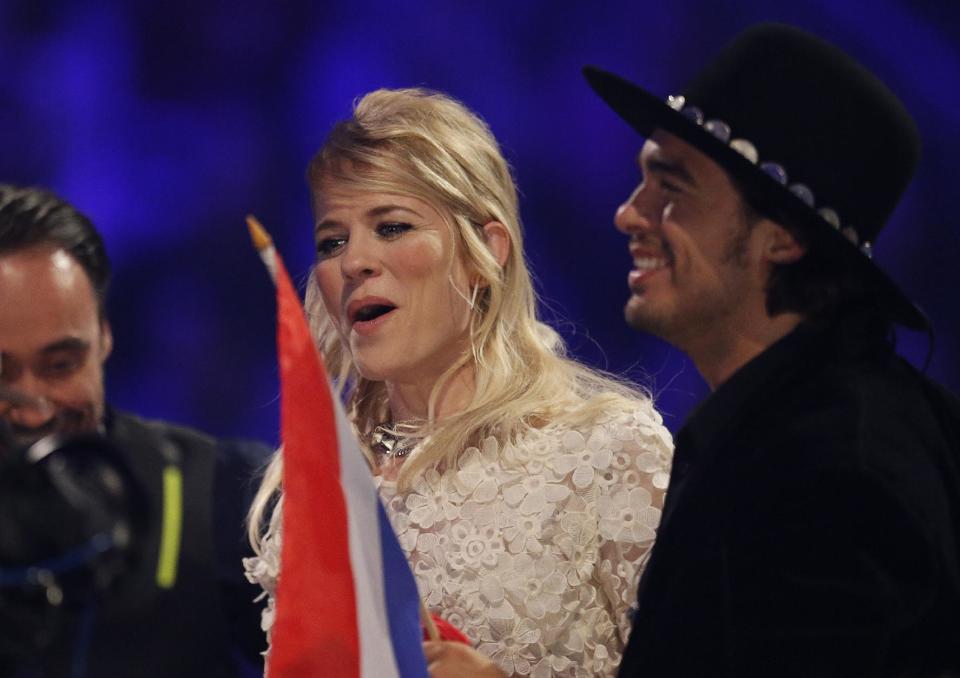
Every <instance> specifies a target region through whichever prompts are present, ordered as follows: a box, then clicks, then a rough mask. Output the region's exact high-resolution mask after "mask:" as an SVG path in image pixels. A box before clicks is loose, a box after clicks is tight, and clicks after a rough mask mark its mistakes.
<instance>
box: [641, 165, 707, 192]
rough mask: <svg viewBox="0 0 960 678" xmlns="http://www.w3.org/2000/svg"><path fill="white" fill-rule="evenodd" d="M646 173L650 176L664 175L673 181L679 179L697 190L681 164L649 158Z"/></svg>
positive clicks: (687, 171) (695, 183)
mask: <svg viewBox="0 0 960 678" xmlns="http://www.w3.org/2000/svg"><path fill="white" fill-rule="evenodd" d="M646 171H647V172H648V173H650V174H665V175H667V176H669V177H673V178H674V179H679V180H681V181H682V182H684V183H686V184H688V185H689V186H692V187H693V188H697V182H696V180H695V179H694V178H693V175H692V174H690V171H689V170H688V169H687V168H686V167H685V166H684V165H683V164H682V163H679V162H670V161H669V160H663V159H662V158H649V159H647V163H646Z"/></svg>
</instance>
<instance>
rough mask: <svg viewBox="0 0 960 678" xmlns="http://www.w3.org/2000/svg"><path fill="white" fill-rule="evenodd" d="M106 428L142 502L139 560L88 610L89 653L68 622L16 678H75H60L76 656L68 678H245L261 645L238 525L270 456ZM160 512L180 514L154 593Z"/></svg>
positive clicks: (114, 423) (189, 434)
mask: <svg viewBox="0 0 960 678" xmlns="http://www.w3.org/2000/svg"><path fill="white" fill-rule="evenodd" d="M106 424H107V435H108V437H109V439H110V441H111V442H112V443H113V445H114V446H115V448H116V450H117V451H118V452H119V453H120V455H121V457H122V459H123V461H124V462H125V465H126V466H128V467H129V469H130V470H131V472H132V474H133V476H134V478H135V479H136V480H137V481H138V482H139V485H140V486H141V488H142V490H143V492H144V494H145V496H146V504H147V513H146V515H147V517H148V520H147V524H146V528H145V530H144V531H143V534H141V535H139V541H138V543H139V544H140V546H139V548H138V549H137V551H138V553H139V557H138V558H137V561H136V565H135V566H134V568H133V569H132V571H129V572H127V573H125V574H124V576H122V577H121V578H120V579H119V580H118V586H116V587H114V588H113V589H111V590H109V591H108V592H107V593H106V594H105V596H104V598H103V600H102V601H100V603H99V604H98V607H97V608H96V611H95V614H94V616H93V617H92V619H93V623H92V633H91V635H90V637H89V638H90V640H89V644H85V643H82V638H83V633H82V632H81V630H80V628H81V627H80V624H79V623H78V622H76V621H72V622H71V625H70V627H69V628H68V631H67V632H66V633H65V634H63V638H62V642H59V643H58V644H57V645H55V646H54V647H53V648H52V649H51V650H50V651H49V652H48V653H46V654H45V657H44V659H43V661H42V662H41V665H40V666H35V667H34V668H32V669H26V668H21V669H20V670H18V671H17V672H16V673H15V675H16V676H18V678H19V676H38V675H39V676H50V677H60V676H70V675H76V674H72V673H71V668H70V667H71V663H73V662H75V661H76V660H77V656H78V654H77V652H78V648H80V649H81V652H82V653H83V654H85V655H86V659H87V661H86V662H85V663H86V670H85V671H84V672H83V673H81V674H79V675H83V676H84V677H85V678H120V677H125V676H137V677H138V678H141V677H142V678H152V677H154V676H155V677H157V678H160V677H161V676H164V677H170V676H177V677H178V678H184V677H191V676H197V677H200V676H203V677H205V678H206V677H210V678H218V677H224V678H226V677H235V676H243V675H247V676H249V675H256V672H257V671H262V662H261V661H260V659H261V658H260V657H259V652H260V650H262V649H264V647H265V641H264V637H263V633H262V631H261V630H260V621H259V609H258V606H256V605H255V604H254V603H253V599H254V598H255V597H256V594H257V592H256V590H255V589H254V587H252V586H251V585H250V584H249V583H248V582H247V581H246V580H245V578H244V576H243V566H242V564H241V562H240V559H241V557H242V556H245V555H248V553H247V551H248V548H249V547H248V546H247V545H246V541H245V538H244V528H243V521H244V515H245V512H246V510H247V509H248V508H249V506H250V500H251V498H252V494H253V492H254V491H255V489H256V481H255V478H254V476H255V474H256V471H257V470H258V469H259V467H260V466H261V465H262V464H263V463H264V462H265V460H266V458H267V456H268V455H269V453H270V450H269V449H268V448H267V447H266V446H264V445H261V444H259V443H251V442H239V441H231V442H223V441H217V440H215V439H214V438H211V437H209V436H207V435H204V434H202V433H200V432H198V431H195V430H192V429H188V428H185V427H182V426H176V425H172V424H168V423H165V422H156V421H146V420H143V419H140V418H138V417H134V416H132V415H129V414H122V413H113V412H111V413H109V414H108V417H107V421H106ZM170 469H175V471H176V472H175V475H178V476H179V477H180V478H181V479H182V495H181V497H182V501H173V500H172V499H171V496H170V495H168V496H167V497H166V498H165V497H164V481H163V476H164V473H165V470H166V471H169V470H170ZM165 504H166V510H167V511H170V509H171V507H174V506H175V505H177V506H179V508H180V509H181V510H180V513H181V515H182V528H181V531H180V539H179V540H178V544H177V545H176V546H175V547H174V549H173V550H172V551H170V552H171V553H175V554H176V558H175V561H176V568H175V577H174V578H173V580H172V581H171V582H170V583H169V584H161V583H158V574H157V572H158V560H159V558H160V551H161V546H160V545H161V531H162V527H161V526H162V523H163V521H164V519H165V518H164V512H165ZM174 511H175V512H176V509H175V508H174ZM167 515H168V519H169V515H170V514H169V513H168V514H167ZM81 645H82V647H81Z"/></svg>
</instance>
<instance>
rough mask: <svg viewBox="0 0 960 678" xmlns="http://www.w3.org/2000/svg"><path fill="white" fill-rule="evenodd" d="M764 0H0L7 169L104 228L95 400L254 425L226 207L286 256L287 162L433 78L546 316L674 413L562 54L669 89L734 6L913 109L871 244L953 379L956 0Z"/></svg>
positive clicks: (260, 374)
mask: <svg viewBox="0 0 960 678" xmlns="http://www.w3.org/2000/svg"><path fill="white" fill-rule="evenodd" d="M778 4H779V5H782V7H779V6H778V7H776V8H773V7H772V5H773V3H771V2H769V0H762V1H760V0H757V1H747V0H742V1H740V2H730V3H718V2H712V1H709V0H672V1H671V2H663V0H647V1H643V2H623V1H616V2H591V3H561V2H557V1H556V0H553V1H551V2H547V1H538V2H524V1H522V0H512V1H510V2H506V1H498V2H484V3H455V2H441V1H440V0H434V1H433V2H421V3H412V2H398V1H391V2H369V1H365V0H355V1H350V2H333V3H331V2H326V3H325V2H311V1H308V0H296V1H287V2H270V3H268V2H263V3H251V2H202V1H197V0H191V1H190V2H187V1H186V0H173V1H168V2H146V1H136V0H135V1H130V0H102V1H99V2H96V1H94V2H84V3H81V2H65V1H64V2H37V1H35V0H24V1H10V0H7V1H5V2H2V3H0V78H2V81H0V82H2V85H0V180H3V181H10V182H15V183H27V184H31V183H35V184H42V185H47V186H50V187H52V188H53V189H54V190H56V191H57V192H59V193H61V194H62V195H63V196H65V197H66V198H67V199H69V200H71V201H72V202H74V203H75V204H76V205H77V206H79V207H80V208H81V209H82V210H83V211H85V212H86V213H87V214H89V215H90V216H91V217H92V218H93V220H94V221H95V223H97V224H98V225H99V227H100V229H101V230H102V231H103V233H104V235H105V237H106V241H107V245H108V249H109V251H110V253H111V256H112V259H113V262H114V265H115V269H116V271H115V279H114V288H113V291H112V297H111V300H110V304H109V309H110V314H111V318H112V322H113V328H114V334H115V339H116V349H115V351H114V355H113V356H112V358H111V359H110V362H109V363H108V366H107V371H108V393H109V395H110V399H111V400H112V401H113V402H114V404H116V405H118V406H121V407H124V408H128V409H132V410H136V411H138V412H140V413H143V414H145V415H149V416H157V417H164V418H169V419H173V420H177V421H181V422H184V423H188V424H193V425H196V426H199V427H201V428H204V429H206V430H208V431H210V432H213V433H217V434H223V435H250V436H257V437H260V438H263V439H266V440H268V441H271V442H273V441H275V440H276V437H277V409H278V408H277V397H276V396H277V382H276V367H275V365H276V361H275V356H274V344H273V333H274V320H273V318H274V316H273V313H274V308H273V298H272V294H273V292H272V288H271V285H270V283H269V281H268V279H267V276H266V274H265V273H264V271H263V269H262V266H261V264H260V262H259V260H258V259H257V257H256V256H255V255H254V253H253V251H252V249H251V247H250V245H249V243H248V240H247V234H246V229H245V227H244V223H243V217H244V215H245V214H246V213H248V212H254V213H256V214H257V215H258V216H259V217H260V218H261V220H262V221H263V222H264V223H265V224H266V225H267V227H268V228H269V229H270V230H271V231H272V232H273V234H274V236H275V239H276V240H277V242H278V245H279V247H280V249H281V251H282V253H283V254H284V256H285V257H286V260H287V264H288V266H289V268H290V269H291V271H292V272H294V273H295V274H297V275H299V277H300V278H301V280H302V278H303V276H305V275H306V272H307V270H308V267H309V265H310V262H311V256H312V243H311V238H310V230H311V229H310V225H311V216H310V211H309V207H308V199H307V189H306V185H305V182H304V178H303V176H304V168H305V166H306V163H307V161H308V159H309V158H310V156H311V155H312V153H313V151H314V150H315V149H316V148H317V147H318V146H319V144H320V143H321V141H322V139H323V137H324V135H325V133H326V132H327V130H328V129H329V128H330V125H331V124H332V122H333V121H334V120H336V119H338V118H341V117H343V116H345V115H347V114H348V112H349V108H350V102H351V101H352V100H353V99H354V98H355V97H357V96H358V95H360V94H362V93H364V92H366V91H368V90H370V89H374V88H377V87H382V86H386V87H399V86H410V85H423V86H427V87H432V88H437V89H440V90H444V91H446V92H449V93H451V94H452V95H454V96H456V97H458V98H460V99H461V100H463V101H464V102H465V103H467V104H468V105H469V106H471V107H472V108H473V109H475V110H476V111H478V112H479V113H480V114H481V115H482V116H483V117H484V118H486V120H487V121H488V122H489V123H490V125H491V127H492V128H493V130H494V132H495V133H496V135H497V136H498V137H499V139H500V141H501V142H502V144H503V147H504V150H505V152H506V154H507V157H508V159H509V160H510V162H511V163H512V165H513V166H514V168H515V169H516V175H517V178H518V181H519V184H520V187H521V190H522V194H523V202H522V213H523V217H524V221H525V223H526V228H527V233H528V236H529V257H530V260H531V263H532V266H533V269H534V271H535V274H536V277H537V280H538V284H539V289H540V291H541V293H542V294H543V295H544V297H545V298H546V300H547V301H548V302H549V307H550V309H552V310H551V311H550V312H549V314H548V315H549V317H552V318H554V319H556V320H557V321H559V322H560V324H561V328H562V331H563V332H564V334H565V335H566V336H567V337H568V338H569V340H570V343H571V345H572V347H573V350H574V352H575V353H576V354H577V355H579V356H581V357H583V358H584V359H585V360H587V361H589V362H591V363H593V364H596V365H600V366H603V367H606V368H607V369H610V370H613V371H615V372H628V373H629V374H630V375H631V376H633V377H634V378H637V379H641V380H644V381H645V382H646V383H648V384H649V385H651V387H652V388H653V389H654V391H655V393H656V394H657V397H658V402H659V405H660V407H661V408H662V410H663V411H664V413H665V416H666V419H667V423H668V425H669V426H670V427H671V428H673V429H675V428H676V427H677V426H678V424H679V423H680V422H681V421H682V418H683V416H684V414H685V413H686V411H687V410H688V409H689V407H690V406H691V405H692V404H693V403H695V402H697V401H698V400H699V399H700V398H701V397H702V395H703V394H704V392H705V387H704V385H703V383H702V381H701V380H700V378H699V376H698V375H697V373H696V370H695V369H694V367H693V366H692V364H691V363H690V362H689V361H687V360H686V359H685V358H684V357H683V356H681V355H680V354H678V353H677V352H676V351H674V350H673V349H670V348H669V347H667V346H665V345H664V344H663V343H662V342H660V341H658V340H655V339H652V338H650V337H646V336H641V335H638V334H635V333H633V332H631V331H629V330H628V329H627V328H626V327H625V326H624V324H623V322H622V306H623V303H624V300H625V299H626V296H627V290H626V284H625V280H626V273H627V269H628V267H629V258H628V256H627V251H626V246H625V239H624V237H623V236H621V235H620V234H618V233H616V232H615V231H614V229H613V227H612V225H611V219H612V216H613V211H614V209H615V207H616V205H617V204H618V203H619V201H620V200H622V199H623V198H624V197H625V196H626V195H627V194H628V192H629V191H630V190H631V189H632V187H633V184H634V182H635V180H636V171H635V168H634V155H635V153H636V151H637V149H638V146H639V139H638V137H636V136H635V135H634V133H633V132H631V131H630V130H629V129H628V128H627V126H626V125H625V124H623V123H622V122H620V120H619V119H618V118H616V117H615V116H614V115H613V114H612V113H611V112H609V111H608V110H607V109H606V108H605V107H604V106H603V105H602V104H601V103H600V101H599V100H598V99H597V98H596V97H595V96H594V95H593V94H592V93H591V92H590V91H589V90H588V88H587V86H586V85H585V84H584V83H583V81H582V79H581V76H580V67H581V66H582V65H584V64H586V63H595V64H597V65H600V66H603V67H606V68H608V69H611V70H613V71H615V72H618V73H621V74H623V75H625V76H627V77H629V78H631V79H633V80H635V81H637V82H639V83H641V84H645V85H646V86H648V87H649V88H650V89H651V90H653V91H654V92H657V93H660V94H663V95H666V94H668V93H670V92H672V91H676V90H677V89H679V88H680V86H681V85H682V84H683V82H684V81H685V80H686V78H687V77H689V76H690V75H692V74H693V73H694V72H695V70H696V69H697V68H698V67H699V65H701V64H702V63H703V62H704V61H705V60H706V59H707V58H708V57H709V56H710V55H712V54H713V53H714V52H715V51H716V50H717V49H718V48H719V47H720V46H721V45H722V44H723V43H724V42H726V41H727V40H728V39H729V38H730V37H731V36H732V35H734V34H735V33H736V32H737V31H738V30H739V29H741V28H743V27H745V26H746V25H748V24H750V23H753V22H755V21H758V20H767V19H776V20H784V21H787V22H790V23H794V24H796V25H799V26H801V27H804V28H807V29H809V30H812V31H814V32H816V33H818V34H820V35H821V36H823V37H825V38H827V39H829V40H831V41H833V42H836V43H837V44H839V45H840V46H841V47H843V48H844V49H846V50H847V51H848V52H850V53H852V54H853V55H855V56H856V57H858V58H859V59H860V60H861V61H863V62H864V63H866V64H867V65H868V66H869V67H871V68H872V69H873V70H875V71H876V72H877V73H878V74H879V75H880V76H881V78H882V79H884V80H885V81H886V82H887V83H888V84H889V85H890V86H891V87H892V88H893V89H894V90H895V91H896V92H897V93H898V94H899V95H900V96H901V97H902V98H903V99H904V100H905V102H906V103H907V105H908V107H909V108H910V109H911V111H912V112H913V113H914V115H915V116H916V118H917V121H918V123H919V125H920V129H921V132H922V134H923V137H924V139H925V142H926V146H925V152H924V156H923V159H922V163H921V166H920V170H919V176H918V177H917V180H916V181H915V182H914V184H913V185H912V187H911V188H910V190H909V192H908V194H907V196H906V197H905V199H904V201H903V202H902V203H901V206H900V208H899V209H898V211H897V212H896V214H895V217H894V220H893V222H892V223H891V224H890V226H889V227H888V229H887V231H886V232H885V233H884V237H882V238H881V239H880V241H879V243H878V245H877V247H876V252H877V260H878V261H879V262H881V264H882V265H884V266H885V267H886V268H887V270H889V271H890V272H891V273H892V275H893V276H894V277H895V278H896V279H897V280H899V281H900V282H901V283H902V284H903V286H904V287H905V289H906V290H907V291H908V292H909V294H910V295H911V296H912V297H913V298H914V299H916V300H917V301H918V302H919V303H920V304H921V305H922V306H923V307H924V308H925V309H926V310H927V311H928V313H929V315H930V316H931V317H932V319H933V321H934V324H935V326H936V328H937V351H936V353H935V355H934V357H933V360H932V363H931V367H930V372H931V373H932V374H934V375H936V376H937V377H938V378H939V379H941V380H942V381H944V382H946V383H947V384H948V385H950V386H951V387H952V388H953V389H954V390H957V389H958V388H960V369H958V365H957V360H958V350H957V345H958V334H960V328H958V319H957V313H956V308H957V301H956V289H957V287H958V282H960V272H958V269H960V262H958V254H960V242H958V240H960V239H958V235H957V229H956V222H957V217H956V202H957V201H956V197H957V188H956V180H955V176H956V175H957V165H958V162H960V132H958V129H960V87H958V84H960V83H958V79H960V78H958V74H960V47H958V45H960V43H958V37H960V11H958V9H957V8H958V6H960V4H958V3H954V2H938V1H934V0H925V1H918V0H910V2H906V1H902V2H895V1H893V0H879V1H876V2H870V3H862V2H859V1H858V2H852V1H851V2H842V1H840V0H821V1H817V2H801V1H799V0H797V1H794V2H789V3H778ZM869 114H870V111H863V115H864V116H868V115H869ZM877 143H878V144H883V143H884V140H883V139H877ZM901 347H902V350H903V352H904V353H905V354H906V355H907V356H908V357H909V358H910V359H911V360H913V361H914V362H922V360H923V357H924V355H925V353H926V348H927V344H926V340H925V338H924V337H923V336H920V335H914V334H909V333H903V335H902V337H901Z"/></svg>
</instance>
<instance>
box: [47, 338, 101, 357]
mask: <svg viewBox="0 0 960 678" xmlns="http://www.w3.org/2000/svg"><path fill="white" fill-rule="evenodd" d="M89 348H90V342H89V341H85V340H83V339H78V338H77V337H67V338H66V339H60V340H59V341H55V342H53V343H52V344H47V345H46V346H44V347H43V350H42V351H41V353H43V354H44V355H48V354H50V353H59V352H61V351H86V350H88V349H89Z"/></svg>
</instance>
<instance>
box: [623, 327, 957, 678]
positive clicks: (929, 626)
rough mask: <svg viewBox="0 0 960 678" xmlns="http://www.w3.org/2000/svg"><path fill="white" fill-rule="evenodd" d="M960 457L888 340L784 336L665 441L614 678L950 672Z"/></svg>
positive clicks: (936, 397)
mask: <svg viewBox="0 0 960 678" xmlns="http://www.w3.org/2000/svg"><path fill="white" fill-rule="evenodd" d="M958 464H960V404H958V402H957V400H956V399H955V398H953V397H952V396H950V395H949V394H947V393H946V392H945V391H943V390H942V389H941V388H940V387H938V386H937V385H935V384H933V383H932V382H930V381H929V380H927V379H925V378H924V377H923V376H922V375H920V374H919V373H918V372H917V371H916V370H914V369H913V368H912V367H910V366H909V365H908V364H907V363H906V362H904V361H903V360H901V359H900V358H899V357H897V356H896V355H895V354H894V353H893V351H892V349H891V348H890V347H889V345H888V344H887V343H886V342H884V341H882V340H876V339H870V338H868V335H866V334H864V333H863V332H861V331H860V329H859V326H858V325H857V324H856V323H855V322H848V323H846V324H845V325H844V326H842V327H836V328H833V329H832V330H830V331H814V330H811V329H809V328H805V327H801V328H800V329H798V330H797V331H795V332H793V333H792V334H791V335H789V336H787V337H785V338H784V339H783V340H781V341H780V342H778V343H777V344H775V345H774V346H772V347H771V348H770V349H768V350H767V351H766V352H764V353H763V354H761V355H760V356H758V357H757V358H756V359H754V360H753V361H751V362H750V363H749V364H747V365H746V366H744V367H743V368H742V369H741V370H740V371H739V372H737V373H736V374H735V375H734V376H733V377H732V378H731V379H729V380H728V381H727V382H726V383H724V384H723V385H721V386H720V388H718V389H717V391H716V392H715V393H714V394H713V395H712V396H711V397H710V398H709V399H708V400H707V401H705V402H704V403H703V405H702V406H701V407H700V408H699V410H698V411H697V412H696V413H695V414H694V415H693V417H692V418H691V419H690V421H689V422H688V423H687V425H686V426H685V427H684V428H683V430H682V431H681V432H680V433H679V434H678V437H677V448H676V452H675V456H674V462H673V475H672V478H671V481H670V487H669V490H668V492H667V499H666V506H665V507H664V513H663V519H662V523H661V526H660V530H659V532H658V536H657V541H656V544H655V546H654V549H653V552H652V555H651V560H650V563H649V565H648V567H647V569H646V572H645V573H644V575H643V577H642V579H641V582H640V590H639V593H638V610H637V613H636V616H635V618H634V624H633V630H632V632H631V636H630V639H629V643H628V645H627V648H626V651H625V654H624V659H623V663H622V664H621V670H620V676H621V677H629V676H707V675H715V676H755V675H756V676H886V675H919V676H927V675H954V674H952V673H950V674H945V673H940V671H941V670H942V669H943V668H945V667H949V668H950V669H951V670H953V671H958V672H960V660H958V655H960V568H958V560H960V555H958V534H960V472H958ZM957 675H960V673H958V674H957Z"/></svg>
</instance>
